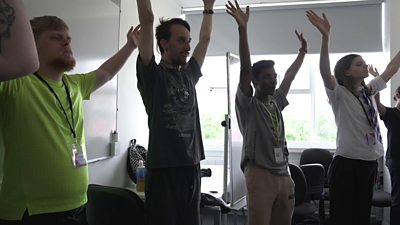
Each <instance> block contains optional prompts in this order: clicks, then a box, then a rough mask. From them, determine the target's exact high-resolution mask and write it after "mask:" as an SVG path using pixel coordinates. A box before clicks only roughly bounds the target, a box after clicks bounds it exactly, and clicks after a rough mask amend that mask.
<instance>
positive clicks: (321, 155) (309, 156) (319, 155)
mask: <svg viewBox="0 0 400 225" xmlns="http://www.w3.org/2000/svg"><path fill="white" fill-rule="evenodd" d="M332 159H333V155H332V153H331V152H330V151H329V150H328V149H323V148H309V149H305V150H304V151H303V152H302V153H301V156H300V165H303V164H311V163H319V164H321V165H322V166H324V169H325V177H327V174H328V170H329V166H330V165H331V162H332Z"/></svg>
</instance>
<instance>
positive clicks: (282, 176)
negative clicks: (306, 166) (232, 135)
mask: <svg viewBox="0 0 400 225" xmlns="http://www.w3.org/2000/svg"><path fill="white" fill-rule="evenodd" d="M227 9H228V10H227V12H228V13H229V14H230V15H231V16H232V17H233V18H235V20H236V22H237V24H238V26H239V56H240V63H241V70H240V81H239V87H238V89H237V93H236V114H237V118H238V124H239V129H240V131H241V133H242V135H243V147H242V161H241V168H242V170H243V172H244V176H245V179H246V186H247V192H248V193H247V207H248V215H249V216H248V220H249V222H248V224H249V225H260V224H263V225H269V224H280V225H290V224H291V217H292V214H293V209H294V183H293V181H292V179H291V177H290V173H289V169H288V155H289V153H288V150H287V147H286V140H285V131H284V125H283V118H282V114H281V111H282V110H283V109H284V107H285V106H287V105H288V104H289V103H288V101H287V99H286V95H287V94H288V92H289V88H290V85H291V83H292V81H293V79H294V78H295V76H296V74H297V72H298V71H299V69H300V66H301V64H302V63H303V59H304V56H305V54H306V53H307V42H306V40H305V39H304V38H303V34H302V33H300V34H299V33H298V32H297V31H296V35H297V37H298V39H299V40H300V42H301V48H300V49H299V53H298V56H297V58H296V59H295V61H294V62H293V64H292V65H291V66H290V67H289V69H288V70H287V71H286V74H285V77H284V79H283V81H282V83H281V85H280V86H279V88H278V89H277V90H276V89H275V88H276V84H277V74H276V72H275V69H274V62H273V61H272V60H261V61H259V62H256V63H254V65H253V66H251V61H250V50H249V46H248V40H247V22H248V19H249V15H250V13H249V7H247V8H246V12H243V11H242V10H241V9H240V7H239V5H238V3H237V2H236V1H235V4H232V3H231V2H228V5H227ZM251 83H253V86H254V88H255V93H254V96H253V88H252V86H251Z"/></svg>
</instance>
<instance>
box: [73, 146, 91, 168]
mask: <svg viewBox="0 0 400 225" xmlns="http://www.w3.org/2000/svg"><path fill="white" fill-rule="evenodd" d="M84 148H85V147H84V145H78V144H77V143H76V142H75V143H73V144H72V147H71V149H72V163H73V165H74V167H75V168H79V167H82V166H86V165H87V157H86V151H84Z"/></svg>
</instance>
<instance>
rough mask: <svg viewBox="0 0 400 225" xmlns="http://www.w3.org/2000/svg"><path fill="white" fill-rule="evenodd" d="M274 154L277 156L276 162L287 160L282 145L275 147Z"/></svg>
mask: <svg viewBox="0 0 400 225" xmlns="http://www.w3.org/2000/svg"><path fill="white" fill-rule="evenodd" d="M274 156H275V162H276V163H282V162H284V161H285V159H284V157H283V149H282V148H281V147H275V148H274Z"/></svg>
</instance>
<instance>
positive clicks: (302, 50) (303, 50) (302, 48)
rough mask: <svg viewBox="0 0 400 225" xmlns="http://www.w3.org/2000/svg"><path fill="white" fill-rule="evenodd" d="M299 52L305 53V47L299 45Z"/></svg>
mask: <svg viewBox="0 0 400 225" xmlns="http://www.w3.org/2000/svg"><path fill="white" fill-rule="evenodd" d="M299 52H304V53H307V48H304V47H301V48H299Z"/></svg>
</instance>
